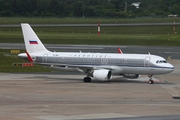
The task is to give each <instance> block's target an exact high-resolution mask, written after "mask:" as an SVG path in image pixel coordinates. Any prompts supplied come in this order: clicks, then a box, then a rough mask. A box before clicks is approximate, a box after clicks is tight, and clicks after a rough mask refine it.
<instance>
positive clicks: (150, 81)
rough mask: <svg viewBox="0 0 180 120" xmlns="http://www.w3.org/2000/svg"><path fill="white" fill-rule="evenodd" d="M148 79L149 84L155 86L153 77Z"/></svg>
mask: <svg viewBox="0 0 180 120" xmlns="http://www.w3.org/2000/svg"><path fill="white" fill-rule="evenodd" d="M148 77H149V81H148V83H149V84H154V80H153V75H148Z"/></svg>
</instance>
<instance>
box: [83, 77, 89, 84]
mask: <svg viewBox="0 0 180 120" xmlns="http://www.w3.org/2000/svg"><path fill="white" fill-rule="evenodd" d="M83 81H84V82H85V83H90V82H91V78H90V77H85V78H84V79H83Z"/></svg>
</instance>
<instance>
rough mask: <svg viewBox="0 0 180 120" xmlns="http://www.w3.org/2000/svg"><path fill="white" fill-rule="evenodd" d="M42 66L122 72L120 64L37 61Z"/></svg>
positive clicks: (83, 70) (86, 70) (87, 70)
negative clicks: (75, 63)
mask: <svg viewBox="0 0 180 120" xmlns="http://www.w3.org/2000/svg"><path fill="white" fill-rule="evenodd" d="M39 64H40V65H43V66H48V67H52V68H56V69H62V70H65V69H69V70H77V71H79V72H84V73H91V72H92V71H93V70H99V69H107V70H110V71H118V72H120V74H121V73H122V68H121V67H120V66H114V65H113V66H112V65H78V64H77V65H74V64H54V63H52V64H51V63H39Z"/></svg>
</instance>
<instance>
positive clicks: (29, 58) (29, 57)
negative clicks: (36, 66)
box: [26, 51, 33, 62]
mask: <svg viewBox="0 0 180 120" xmlns="http://www.w3.org/2000/svg"><path fill="white" fill-rule="evenodd" d="M26 55H27V56H28V60H29V62H33V59H32V57H31V56H30V55H29V53H28V52H27V51H26Z"/></svg>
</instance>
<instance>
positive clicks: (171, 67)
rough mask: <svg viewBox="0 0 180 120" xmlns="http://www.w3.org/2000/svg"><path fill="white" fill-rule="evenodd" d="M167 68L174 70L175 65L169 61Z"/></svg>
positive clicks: (170, 70)
mask: <svg viewBox="0 0 180 120" xmlns="http://www.w3.org/2000/svg"><path fill="white" fill-rule="evenodd" d="M167 68H168V71H169V73H170V72H173V71H174V66H173V65H171V64H170V63H168V65H167Z"/></svg>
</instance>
